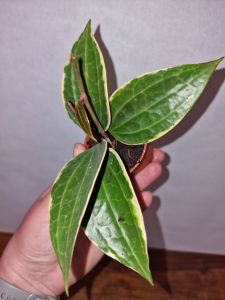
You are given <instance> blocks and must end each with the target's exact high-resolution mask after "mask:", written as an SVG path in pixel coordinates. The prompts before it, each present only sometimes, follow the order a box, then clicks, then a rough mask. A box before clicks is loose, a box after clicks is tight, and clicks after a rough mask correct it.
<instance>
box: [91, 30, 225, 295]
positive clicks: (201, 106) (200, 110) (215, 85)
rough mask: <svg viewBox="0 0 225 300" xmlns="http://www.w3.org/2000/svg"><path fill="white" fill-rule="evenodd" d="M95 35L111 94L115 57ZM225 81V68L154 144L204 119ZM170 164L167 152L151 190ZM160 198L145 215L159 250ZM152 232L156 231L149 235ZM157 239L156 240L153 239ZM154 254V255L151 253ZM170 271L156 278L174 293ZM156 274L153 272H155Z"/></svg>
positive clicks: (163, 178) (162, 243)
mask: <svg viewBox="0 0 225 300" xmlns="http://www.w3.org/2000/svg"><path fill="white" fill-rule="evenodd" d="M95 38H96V40H97V42H98V44H99V46H100V49H101V51H102V53H103V56H104V60H105V64H106V72H107V81H108V90H109V96H110V95H111V94H112V93H113V92H114V91H115V90H116V89H117V88H118V86H117V77H116V72H115V67H114V64H113V61H112V58H111V56H110V54H109V52H108V50H107V48H106V46H105V44H104V43H103V41H102V38H101V33H100V26H98V28H97V30H96V32H95ZM224 80H225V69H220V70H216V71H215V72H214V74H213V76H212V77H211V79H210V81H209V83H208V85H207V87H206V89H205V90H204V92H203V93H202V95H201V96H200V98H199V100H198V101H197V103H196V104H195V106H194V107H193V109H192V110H191V111H190V112H189V113H188V115H187V116H185V118H184V119H183V120H182V122H181V123H180V124H179V125H178V126H176V127H175V128H174V129H173V130H172V131H171V132H169V133H168V134H166V135H165V136H164V137H162V138H160V139H159V140H157V141H155V142H154V143H153V146H154V147H157V148H161V147H164V146H166V145H168V144H170V143H171V142H173V141H175V140H177V139H178V138H180V137H181V136H183V135H184V134H185V133H186V132H188V131H189V130H190V129H191V127H192V126H193V125H194V124H195V123H196V122H197V121H198V120H199V119H200V118H201V116H202V115H203V114H204V113H205V112H206V110H207V109H208V107H209V106H210V104H211V103H212V101H213V99H214V98H215V96H216V94H217V92H218V91H219V89H220V87H221V85H222V84H223V82H224ZM169 163H170V157H169V155H168V154H166V157H165V160H164V162H163V163H162V169H163V171H162V175H161V176H160V178H159V179H158V180H157V181H156V182H154V183H153V184H152V185H151V186H150V187H149V190H150V191H151V192H155V191H156V190H157V189H158V188H159V187H160V186H162V185H163V184H164V183H165V182H166V181H167V180H168V178H169V171H168V169H167V166H168V164H169ZM161 203H162V201H161V199H160V198H159V197H157V196H155V197H154V198H153V203H152V205H151V207H150V208H149V209H148V213H147V214H148V218H146V222H145V223H146V230H147V235H149V236H151V240H150V241H151V242H152V243H153V244H154V245H157V248H159V249H165V248H166V245H165V241H164V237H163V232H162V228H161V225H160V222H159V218H158V215H157V214H158V211H159V209H160V206H161ZM150 231H151V232H152V233H153V234H150ZM153 239H155V240H153ZM150 257H151V256H150ZM160 259H161V266H162V268H163V269H164V270H167V262H166V253H165V252H163V251H162V253H161V258H160ZM166 273H167V272H164V278H162V277H160V278H155V280H156V281H158V283H159V284H160V285H161V286H162V287H163V288H164V289H165V290H166V291H167V292H168V293H169V294H171V287H170V284H169V281H168V279H167V275H166ZM153 275H154V274H153Z"/></svg>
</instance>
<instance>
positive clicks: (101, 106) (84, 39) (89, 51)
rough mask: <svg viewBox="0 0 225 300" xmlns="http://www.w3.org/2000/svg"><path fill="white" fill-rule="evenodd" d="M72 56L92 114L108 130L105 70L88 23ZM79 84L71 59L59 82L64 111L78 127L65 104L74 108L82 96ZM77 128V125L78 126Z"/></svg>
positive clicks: (108, 114) (73, 48) (108, 112)
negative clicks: (71, 104)
mask: <svg viewBox="0 0 225 300" xmlns="http://www.w3.org/2000/svg"><path fill="white" fill-rule="evenodd" d="M71 54H72V55H74V57H75V58H76V62H77V67H78V68H79V71H80V73H81V74H82V75H83V76H82V77H83V81H84V82H83V84H84V86H85V88H86V93H87V96H88V99H89V101H90V104H91V106H92V107H93V109H94V112H95V114H96V116H97V118H98V120H99V122H100V123H101V125H102V127H103V128H104V129H105V130H107V129H108V127H109V124H110V109H109V101H108V91H107V79H106V70H105V63H104V59H103V55H102V53H101V50H100V48H99V46H98V44H97V41H96V40H95V37H94V36H93V34H92V32H91V21H89V22H88V23H87V25H86V27H85V29H84V31H83V32H82V34H81V35H80V37H79V38H78V40H77V41H76V42H75V44H74V45H73V47H72V50H71ZM80 92H81V91H80V88H79V84H78V81H77V80H76V78H75V76H74V71H73V64H72V61H71V59H70V60H69V62H68V64H67V65H66V66H65V69H64V77H63V82H62V94H63V99H64V102H65V108H66V110H67V112H68V114H69V116H70V118H71V119H72V120H73V121H74V122H75V123H77V124H78V122H77V120H76V117H75V116H74V114H73V112H72V111H71V109H70V107H69V106H68V105H67V103H66V100H69V101H70V102H71V103H73V104H74V105H75V103H76V102H77V101H78V100H79V99H80V96H81V93H80ZM78 125H79V124H78Z"/></svg>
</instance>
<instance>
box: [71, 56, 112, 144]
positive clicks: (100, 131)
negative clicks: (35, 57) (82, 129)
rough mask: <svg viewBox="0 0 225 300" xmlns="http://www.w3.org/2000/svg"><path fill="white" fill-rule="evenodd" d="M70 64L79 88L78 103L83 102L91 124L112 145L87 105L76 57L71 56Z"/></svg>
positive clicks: (88, 104)
mask: <svg viewBox="0 0 225 300" xmlns="http://www.w3.org/2000/svg"><path fill="white" fill-rule="evenodd" d="M71 62H72V67H73V73H74V76H75V78H76V80H77V82H78V85H79V88H80V99H79V101H81V102H82V101H84V104H85V106H86V108H87V110H88V112H89V113H90V116H91V118H92V120H93V122H94V123H95V125H96V127H97V129H98V132H99V134H100V135H101V136H102V137H103V138H104V139H105V140H106V141H107V142H108V143H109V144H110V145H112V143H111V141H110V139H109V137H108V135H107V134H106V132H105V130H104V129H103V128H102V126H101V124H100V122H99V120H98V118H97V117H96V115H95V112H94V110H93V109H92V107H91V105H90V103H89V100H88V97H87V94H86V92H85V89H84V84H83V81H82V78H81V75H80V72H79V70H78V68H77V65H76V57H75V56H74V55H73V54H72V55H71Z"/></svg>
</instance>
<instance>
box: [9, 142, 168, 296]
mask: <svg viewBox="0 0 225 300" xmlns="http://www.w3.org/2000/svg"><path fill="white" fill-rule="evenodd" d="M82 151H85V148H84V146H83V145H80V144H79V145H77V146H76V148H75V151H74V152H75V153H74V154H75V155H77V154H79V153H80V152H82ZM163 156H164V155H163V153H162V152H161V151H160V150H157V149H155V150H154V162H152V163H151V164H149V165H148V166H147V167H146V168H145V169H144V170H142V171H141V172H140V173H139V174H137V175H136V176H135V178H134V180H135V181H136V184H137V186H138V188H139V190H140V191H143V189H144V188H146V187H147V186H148V185H149V184H150V183H152V182H153V181H154V180H155V179H156V178H157V177H158V176H159V175H160V172H161V166H160V164H159V162H161V161H162V160H163ZM142 199H143V201H144V204H145V206H148V205H149V204H150V202H151V193H150V192H142ZM49 203H50V188H48V189H47V190H46V191H45V192H44V193H43V194H42V195H41V196H40V197H39V199H38V200H37V201H36V202H35V203H34V205H33V206H32V207H31V209H30V210H29V211H28V213H27V215H26V217H25V218H24V220H23V223H22V224H21V226H20V227H19V229H18V230H17V232H16V234H15V235H14V236H13V238H12V239H11V241H10V243H9V245H8V246H7V249H6V251H5V253H4V256H6V258H7V251H8V253H10V248H11V249H13V251H14V253H17V252H18V253H17V254H16V256H17V257H18V256H19V259H20V260H22V261H23V265H24V266H23V267H24V268H25V270H26V276H27V278H26V279H27V281H28V282H29V279H30V278H32V281H34V280H35V281H36V282H38V286H41V287H42V290H45V291H46V293H48V294H56V295H58V294H61V293H62V292H63V291H64V284H63V276H62V272H61V270H60V267H59V265H58V262H57V259H56V256H55V253H54V251H53V248H52V245H51V240H50V234H49V213H48V212H49ZM102 256H103V253H102V252H101V251H100V250H99V249H98V248H96V247H95V246H94V245H93V244H92V243H91V242H90V241H89V240H88V239H87V237H86V236H85V234H84V232H83V231H82V230H80V232H79V234H78V237H77V241H76V245H75V250H74V255H73V262H72V267H71V270H70V285H71V284H73V283H75V282H76V281H77V280H78V279H79V278H81V277H82V276H84V275H85V274H86V273H88V272H89V271H90V270H91V269H92V268H93V267H94V266H95V265H96V263H97V262H98V261H99V260H100V259H101V258H102Z"/></svg>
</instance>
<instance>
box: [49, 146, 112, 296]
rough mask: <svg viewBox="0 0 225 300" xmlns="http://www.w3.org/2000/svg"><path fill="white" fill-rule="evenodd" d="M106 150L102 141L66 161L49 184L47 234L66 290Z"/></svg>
mask: <svg viewBox="0 0 225 300" xmlns="http://www.w3.org/2000/svg"><path fill="white" fill-rule="evenodd" d="M106 149H107V143H106V142H105V141H102V142H101V143H100V144H98V145H96V146H94V147H93V148H91V149H89V150H88V151H86V152H83V153H81V154H80V155H78V156H77V157H76V158H74V159H72V160H71V161H69V162H68V163H67V164H66V165H65V167H64V168H63V169H62V171H61V172H60V173H59V175H58V177H57V179H56V180H55V182H54V184H53V187H52V192H51V206H50V234H51V240H52V245H53V248H54V250H55V252H56V255H57V259H58V262H59V265H60V267H61V269H62V272H63V276H64V283H65V290H66V291H67V292H68V275H69V268H70V264H71V257H72V253H73V248H74V244H75V240H76V236H77V233H78V229H79V227H80V223H81V220H82V217H83V215H84V212H85V209H86V207H87V204H88V201H89V198H90V196H91V193H92V190H93V186H94V184H95V181H96V178H97V176H98V173H99V170H100V167H101V165H102V161H103V159H104V156H105V153H106Z"/></svg>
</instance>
